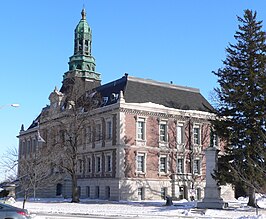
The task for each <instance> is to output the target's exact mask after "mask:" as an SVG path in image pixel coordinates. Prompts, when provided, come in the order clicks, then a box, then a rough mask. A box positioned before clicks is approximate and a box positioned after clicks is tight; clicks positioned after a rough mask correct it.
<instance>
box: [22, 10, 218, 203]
mask: <svg viewBox="0 0 266 219" xmlns="http://www.w3.org/2000/svg"><path fill="white" fill-rule="evenodd" d="M81 14H82V18H81V20H80V22H79V23H78V25H77V27H76V29H75V39H74V54H73V56H71V57H70V61H69V71H67V72H66V73H65V74H64V75H63V82H62V87H61V89H60V90H57V89H56V88H55V90H54V91H53V92H52V93H51V94H50V96H49V100H50V105H49V106H46V107H45V108H43V109H42V111H41V113H40V115H39V116H38V118H36V119H35V120H34V122H33V123H32V124H31V126H30V127H29V128H28V129H26V130H24V127H22V128H21V131H20V133H19V160H20V161H21V160H22V159H31V158H32V157H33V155H34V154H35V153H36V152H37V151H38V150H39V149H40V148H42V147H52V142H54V139H57V138H58V136H59V135H60V131H61V130H60V127H61V126H60V125H58V123H56V121H67V119H68V117H66V116H65V115H66V114H65V112H66V111H67V110H68V109H69V108H70V105H69V103H70V102H71V98H70V97H69V96H70V95H69V94H70V91H71V90H72V91H73V89H74V88H75V87H76V88H77V87H78V89H77V90H78V93H79V94H78V95H79V97H81V96H86V97H88V96H89V97H92V96H97V97H98V98H97V107H94V108H93V109H91V110H89V111H86V110H84V109H83V110H81V114H82V116H83V118H85V122H84V124H83V126H82V130H81V133H82V134H81V137H80V138H79V141H78V142H79V145H78V157H77V178H78V186H79V192H80V197H82V198H101V199H111V200H141V199H160V198H164V197H165V196H166V195H170V196H172V197H175V198H177V199H179V198H186V199H192V198H193V199H194V198H195V199H201V198H202V196H203V188H204V184H205V157H204V149H206V148H207V147H209V146H210V145H211V144H213V146H216V147H219V144H218V140H217V138H216V137H215V136H212V143H211V142H210V139H211V138H210V135H211V131H210V130H211V128H210V127H211V124H210V120H212V119H214V114H213V113H212V112H213V108H212V106H211V105H210V104H209V103H208V101H207V100H206V99H205V98H204V97H203V96H202V95H201V94H200V91H199V90H198V89H195V88H189V87H183V86H177V85H174V84H171V83H170V84H168V83H162V82H157V81H153V80H146V79H142V78H136V77H132V76H129V75H127V74H125V75H124V76H122V77H121V78H120V79H117V80H114V81H112V82H110V83H107V84H104V85H101V79H100V76H101V75H100V74H99V73H97V72H96V64H95V59H94V57H93V56H92V55H91V43H92V35H91V29H90V27H89V25H88V23H87V21H86V13H85V10H84V9H83V10H82V13H81ZM93 101H94V100H93ZM40 137H42V138H43V139H44V141H40ZM41 140H42V139H41ZM62 150H63V148H62ZM19 171H21V170H20V169H19ZM59 172H60V171H59ZM19 173H21V172H19ZM57 174H58V172H57ZM60 174H61V175H62V178H61V180H60V181H58V182H57V183H55V184H50V185H47V187H46V188H45V191H44V190H43V189H42V190H40V191H37V194H38V196H43V197H56V196H64V197H69V196H71V180H70V179H69V176H68V175H67V174H66V173H64V172H60Z"/></svg>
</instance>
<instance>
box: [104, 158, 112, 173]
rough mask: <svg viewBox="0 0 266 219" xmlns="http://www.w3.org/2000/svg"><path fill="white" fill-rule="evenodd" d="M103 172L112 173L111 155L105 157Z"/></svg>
mask: <svg viewBox="0 0 266 219" xmlns="http://www.w3.org/2000/svg"><path fill="white" fill-rule="evenodd" d="M105 162H106V164H105V171H106V172H112V155H111V154H108V155H106V157H105Z"/></svg>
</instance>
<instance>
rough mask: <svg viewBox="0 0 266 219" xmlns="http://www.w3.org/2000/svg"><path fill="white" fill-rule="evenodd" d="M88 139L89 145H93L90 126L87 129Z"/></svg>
mask: <svg viewBox="0 0 266 219" xmlns="http://www.w3.org/2000/svg"><path fill="white" fill-rule="evenodd" d="M86 132H87V133H86V138H87V142H88V143H91V142H92V130H91V126H88V127H87V130H86Z"/></svg>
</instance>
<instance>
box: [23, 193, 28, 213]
mask: <svg viewBox="0 0 266 219" xmlns="http://www.w3.org/2000/svg"><path fill="white" fill-rule="evenodd" d="M27 198H28V194H27V191H25V192H24V198H23V204H22V208H23V209H24V208H25V204H26V201H27Z"/></svg>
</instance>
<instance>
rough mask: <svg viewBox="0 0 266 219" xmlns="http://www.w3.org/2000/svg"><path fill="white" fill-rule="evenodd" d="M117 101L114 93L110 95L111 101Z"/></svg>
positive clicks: (116, 95)
mask: <svg viewBox="0 0 266 219" xmlns="http://www.w3.org/2000/svg"><path fill="white" fill-rule="evenodd" d="M117 99H118V94H116V93H112V94H111V101H115V100H117Z"/></svg>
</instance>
